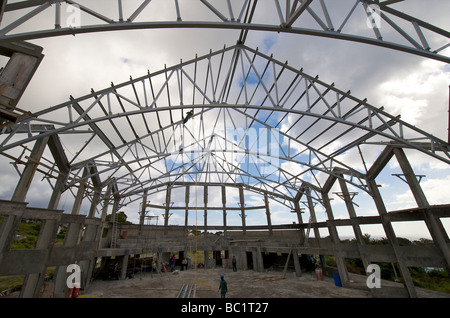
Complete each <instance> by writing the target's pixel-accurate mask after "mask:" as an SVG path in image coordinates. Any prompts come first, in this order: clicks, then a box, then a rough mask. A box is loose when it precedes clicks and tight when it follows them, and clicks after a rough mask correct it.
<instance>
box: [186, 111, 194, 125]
mask: <svg viewBox="0 0 450 318" xmlns="http://www.w3.org/2000/svg"><path fill="white" fill-rule="evenodd" d="M193 113H194V111H192V110H190V111H188V112H187V113H186V117H184V119H183V124H186V123H187V121H188V120H189V119H190V118H191V117H192V115H193Z"/></svg>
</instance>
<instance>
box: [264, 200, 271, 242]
mask: <svg viewBox="0 0 450 318" xmlns="http://www.w3.org/2000/svg"><path fill="white" fill-rule="evenodd" d="M264 205H265V206H266V218H267V227H268V228H269V235H273V232H272V219H271V218H270V206H269V198H268V196H267V194H264Z"/></svg>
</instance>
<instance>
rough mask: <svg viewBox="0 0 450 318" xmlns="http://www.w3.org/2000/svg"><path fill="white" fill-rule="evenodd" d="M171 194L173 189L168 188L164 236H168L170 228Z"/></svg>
mask: <svg viewBox="0 0 450 318" xmlns="http://www.w3.org/2000/svg"><path fill="white" fill-rule="evenodd" d="M171 192H172V188H171V187H170V186H168V187H167V190H166V211H165V213H164V234H167V227H168V226H169V211H170V196H171Z"/></svg>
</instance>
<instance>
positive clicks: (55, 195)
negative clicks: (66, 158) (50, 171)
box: [48, 174, 67, 210]
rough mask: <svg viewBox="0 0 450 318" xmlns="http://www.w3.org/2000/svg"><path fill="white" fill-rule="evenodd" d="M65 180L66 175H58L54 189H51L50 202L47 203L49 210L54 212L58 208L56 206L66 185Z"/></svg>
mask: <svg viewBox="0 0 450 318" xmlns="http://www.w3.org/2000/svg"><path fill="white" fill-rule="evenodd" d="M66 178H67V175H66V174H59V175H58V178H57V179H56V184H55V187H54V188H53V192H52V196H51V198H50V202H49V203H48V208H49V209H52V210H56V209H57V208H58V204H59V201H60V199H61V195H62V193H63V190H64V185H65V183H66Z"/></svg>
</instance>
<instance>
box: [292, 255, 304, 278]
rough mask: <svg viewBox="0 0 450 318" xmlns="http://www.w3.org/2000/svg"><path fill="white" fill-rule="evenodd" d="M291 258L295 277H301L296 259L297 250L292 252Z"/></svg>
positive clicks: (298, 261) (300, 270)
mask: <svg viewBox="0 0 450 318" xmlns="http://www.w3.org/2000/svg"><path fill="white" fill-rule="evenodd" d="M292 258H293V259H294V267H295V276H297V277H301V276H302V269H301V267H300V260H299V259H298V251H297V249H293V250H292Z"/></svg>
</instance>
